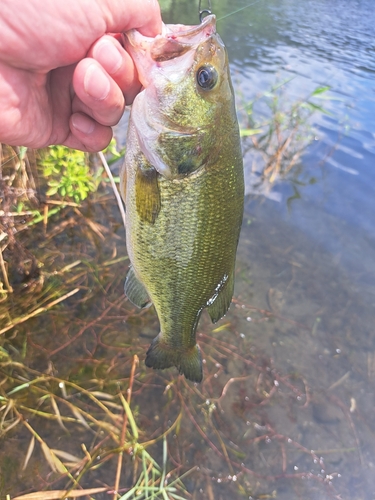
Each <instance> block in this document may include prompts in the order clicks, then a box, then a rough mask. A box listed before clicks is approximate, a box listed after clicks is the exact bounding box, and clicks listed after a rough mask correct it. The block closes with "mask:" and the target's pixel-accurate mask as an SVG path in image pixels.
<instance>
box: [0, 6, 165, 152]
mask: <svg viewBox="0 0 375 500" xmlns="http://www.w3.org/2000/svg"><path fill="white" fill-rule="evenodd" d="M132 28H138V29H139V30H140V31H141V32H142V33H143V34H144V35H147V36H155V35H156V34H157V33H159V32H160V31H161V17H160V9H159V5H158V3H157V0H64V1H63V2H62V1H61V0H28V1H27V2H25V1H24V0H1V10H0V33H1V38H0V142H4V143H6V144H10V145H14V146H17V145H18V146H20V145H23V146H28V147H32V148H41V147H45V146H48V145H50V144H64V145H66V146H68V147H71V148H75V149H81V150H83V151H89V152H93V151H100V150H101V149H104V148H105V147H106V146H107V145H108V144H109V142H110V140H111V137H112V129H111V126H113V125H115V124H116V123H117V122H118V121H119V119H120V118H121V116H122V113H123V111H124V107H125V103H127V104H131V102H132V100H133V99H134V97H135V95H136V94H137V93H138V92H139V90H140V83H139V81H138V77H137V72H136V70H135V67H134V64H133V61H132V59H131V58H130V56H129V54H128V53H127V52H126V51H125V50H124V48H123V47H122V46H121V44H120V42H119V41H118V40H117V39H116V36H112V35H113V34H118V33H122V32H124V31H127V30H129V29H132ZM107 33H111V35H108V34H107Z"/></svg>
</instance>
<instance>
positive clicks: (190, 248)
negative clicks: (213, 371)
mask: <svg viewBox="0 0 375 500" xmlns="http://www.w3.org/2000/svg"><path fill="white" fill-rule="evenodd" d="M125 47H126V49H127V50H128V51H129V53H130V54H131V56H132V58H133V59H134V62H135V65H136V68H137V71H138V74H139V78H140V81H141V82H142V84H143V87H144V89H143V90H142V92H140V93H139V94H138V96H137V97H136V98H135V100H134V103H133V106H132V111H131V117H130V122H129V129H128V137H127V150H126V156H125V163H124V166H123V168H122V171H121V192H122V196H123V199H124V201H125V205H126V211H127V226H126V240H127V241H126V243H127V249H128V254H129V258H130V262H131V267H130V269H129V271H128V274H127V277H126V281H125V293H126V295H127V297H128V298H129V300H130V301H131V302H132V303H133V304H135V305H136V306H138V307H147V306H149V305H150V304H151V303H152V304H153V305H154V307H155V310H156V312H157V315H158V318H159V322H160V333H159V335H158V336H157V337H156V338H155V339H154V340H153V342H152V343H151V346H150V348H149V349H148V351H147V355H146V365H147V366H148V367H152V368H157V369H164V368H169V367H172V366H176V367H177V368H178V370H179V372H180V373H182V374H184V375H185V377H186V378H187V379H189V380H192V381H194V382H200V381H201V380H202V360H201V354H200V350H199V347H198V345H197V343H196V328H197V324H198V321H199V318H200V315H201V313H202V311H203V309H207V311H208V313H209V315H210V317H211V319H212V321H213V322H214V323H215V322H216V321H218V320H219V319H220V318H221V317H222V316H223V315H224V314H225V313H226V312H227V310H228V308H229V305H230V303H231V300H232V295H233V287H234V266H235V256H236V249H237V243H238V238H239V232H240V227H241V222H242V212H243V197H244V182H243V165H242V153H241V145H240V137H239V130H238V123H237V118H236V112H235V106H234V95H233V89H232V84H231V80H230V75H229V67H228V58H227V54H226V50H225V47H224V44H223V42H222V40H221V39H220V37H219V35H218V34H217V33H216V23H215V16H212V15H211V16H207V17H206V18H204V20H203V22H202V23H201V24H200V25H198V26H183V25H167V26H164V28H163V32H162V34H161V35H158V36H157V37H155V38H148V37H144V36H143V35H141V34H140V33H139V32H138V31H135V30H132V31H130V32H128V33H126V34H125Z"/></svg>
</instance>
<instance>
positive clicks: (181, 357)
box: [145, 334, 203, 382]
mask: <svg viewBox="0 0 375 500" xmlns="http://www.w3.org/2000/svg"><path fill="white" fill-rule="evenodd" d="M145 363H146V366H148V367H149V368H155V369H157V370H164V368H170V367H171V366H176V367H177V368H178V371H179V372H180V373H181V374H183V375H185V377H186V378H187V379H188V380H191V381H192V382H201V381H202V378H203V372H202V358H201V353H200V349H199V346H198V345H197V344H196V345H195V346H193V347H191V348H190V349H186V350H184V351H178V350H176V349H174V348H170V347H169V346H168V345H166V344H165V343H164V342H163V341H162V340H161V338H160V334H159V335H158V336H157V337H156V338H155V339H154V340H153V341H152V343H151V345H150V347H149V349H148V351H147V354H146V361H145Z"/></svg>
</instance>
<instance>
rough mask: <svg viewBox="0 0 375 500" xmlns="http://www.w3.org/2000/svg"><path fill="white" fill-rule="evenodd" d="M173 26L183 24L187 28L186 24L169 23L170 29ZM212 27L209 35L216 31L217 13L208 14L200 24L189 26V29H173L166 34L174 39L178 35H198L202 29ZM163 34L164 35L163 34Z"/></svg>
mask: <svg viewBox="0 0 375 500" xmlns="http://www.w3.org/2000/svg"><path fill="white" fill-rule="evenodd" d="M172 26H175V27H176V28H178V27H180V26H183V27H184V28H185V26H184V25H179V24H177V25H169V27H170V29H171V27H172ZM208 27H209V28H211V30H212V31H211V32H210V33H208V35H207V36H211V35H212V34H214V33H216V16H215V14H210V15H209V16H206V17H205V18H204V19H203V21H202V22H201V23H200V24H197V25H195V26H189V27H188V29H185V30H182V31H178V29H176V31H171V32H170V33H166V35H164V36H166V37H167V38H172V39H174V38H175V37H176V36H177V37H178V38H180V37H188V38H190V37H192V36H194V35H198V34H199V33H201V31H203V30H204V29H205V28H208ZM161 36H163V35H161Z"/></svg>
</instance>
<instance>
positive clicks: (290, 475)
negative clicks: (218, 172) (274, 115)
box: [0, 0, 375, 500]
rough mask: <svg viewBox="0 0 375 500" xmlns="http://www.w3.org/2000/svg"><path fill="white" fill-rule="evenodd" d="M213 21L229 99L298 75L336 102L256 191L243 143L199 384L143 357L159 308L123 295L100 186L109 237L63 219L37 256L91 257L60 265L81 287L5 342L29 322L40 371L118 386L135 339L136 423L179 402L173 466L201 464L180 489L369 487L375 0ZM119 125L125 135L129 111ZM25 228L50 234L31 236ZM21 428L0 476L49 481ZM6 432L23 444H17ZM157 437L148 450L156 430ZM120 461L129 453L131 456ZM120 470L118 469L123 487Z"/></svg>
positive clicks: (323, 492) (238, 492)
mask: <svg viewBox="0 0 375 500" xmlns="http://www.w3.org/2000/svg"><path fill="white" fill-rule="evenodd" d="M218 3H219V2H216V4H218ZM161 4H162V8H163V15H164V19H165V21H166V22H179V23H187V24H193V23H195V22H197V9H196V6H195V5H194V3H193V2H191V1H190V0H180V1H179V2H176V1H174V0H168V1H167V0H166V1H163V2H161ZM246 4H247V3H246V1H245V0H242V1H240V0H235V1H233V2H225V1H221V2H220V5H215V2H213V8H214V11H215V13H216V14H217V17H218V18H219V19H220V17H223V16H226V15H227V14H230V13H231V12H233V11H235V10H238V9H240V8H242V7H244V6H246ZM218 30H219V32H220V33H221V35H222V38H223V39H224V42H225V43H226V45H227V47H228V50H229V54H230V60H231V64H232V72H233V80H234V85H235V90H236V95H237V102H238V106H239V108H241V106H243V105H244V104H245V103H246V102H248V101H250V100H252V99H254V98H255V97H256V96H259V95H260V94H262V93H263V92H264V91H265V90H268V89H269V88H270V87H271V86H272V85H274V84H275V83H277V82H280V81H283V80H285V79H288V78H290V77H293V79H292V80H291V81H290V82H289V83H288V84H286V85H285V96H286V97H285V98H286V99H288V100H290V101H294V100H295V99H297V98H300V97H305V96H307V95H308V94H309V92H311V91H312V90H313V89H314V88H316V87H317V86H318V85H330V86H331V90H330V92H329V97H330V98H331V99H330V100H327V101H325V102H324V106H325V108H327V109H328V110H329V111H330V112H331V115H316V119H315V127H316V137H317V140H316V141H314V143H313V144H312V145H311V146H310V147H309V148H308V150H307V151H306V153H305V155H304V156H303V158H302V163H301V165H299V166H298V168H297V167H296V170H295V172H296V173H295V174H293V175H291V176H290V177H289V178H288V179H286V180H283V181H279V182H277V183H275V185H274V186H273V187H272V189H271V191H270V192H265V195H266V196H264V195H259V194H255V193H257V192H259V188H257V187H256V186H254V183H253V178H252V177H251V176H250V175H249V173H250V170H251V168H250V167H251V165H252V162H253V161H254V157H253V156H252V152H249V154H248V155H247V156H246V158H245V166H246V172H247V174H248V178H247V190H248V195H247V198H246V203H245V217H244V223H243V228H242V233H241V239H240V244H239V250H238V259H237V270H236V289H235V296H234V303H233V306H232V307H231V309H230V311H229V313H228V315H227V316H226V317H225V318H223V319H222V320H221V321H220V322H219V323H218V324H217V325H212V324H211V323H210V322H209V319H208V317H207V316H206V315H203V317H202V320H201V322H200V325H199V329H198V340H199V341H200V345H201V348H202V352H203V355H204V359H205V368H204V371H205V379H204V382H203V384H202V385H201V386H197V387H194V386H193V385H192V384H187V383H185V382H184V380H183V379H181V378H176V376H175V375H176V374H175V371H173V370H170V371H166V372H162V373H158V372H153V371H150V370H148V371H147V372H146V373H145V370H144V366H143V360H144V354H145V351H146V349H147V346H148V345H149V343H150V340H151V339H152V338H153V337H154V336H155V334H156V333H157V331H158V324H157V319H156V317H155V314H154V312H153V310H152V309H150V310H147V311H143V312H140V313H139V312H135V311H134V309H133V308H132V307H131V305H129V304H128V303H127V302H126V300H125V299H123V298H122V295H121V294H122V286H123V276H124V275H125V272H126V262H121V263H119V264H114V265H111V266H110V267H107V266H106V265H104V264H103V263H104V262H109V261H112V260H116V258H118V257H119V256H120V257H121V256H124V255H125V245H124V239H123V229H122V228H121V222H120V216H119V215H118V214H117V210H116V207H115V206H114V204H112V201H111V200H110V199H107V200H102V201H101V203H96V204H95V203H93V204H92V205H89V206H88V207H86V209H85V211H84V216H85V217H88V218H91V219H92V220H95V221H97V222H100V223H101V224H102V226H101V227H100V231H102V234H103V235H104V236H103V238H101V237H100V236H98V234H92V235H91V236H90V237H87V239H85V237H84V234H83V233H84V232H83V230H82V229H81V228H80V227H79V226H78V225H75V224H73V223H72V224H71V225H69V224H68V230H67V231H66V232H64V233H61V235H60V234H58V235H57V236H56V237H55V239H54V244H53V245H54V246H52V243H51V242H50V241H49V240H48V241H47V242H46V245H47V246H46V248H47V249H48V252H47V253H48V261H47V262H46V263H45V266H46V268H48V269H50V268H54V267H56V269H59V268H61V267H63V266H65V265H66V264H67V263H70V262H74V261H75V260H76V259H78V258H79V259H80V260H82V262H83V263H84V268H85V269H86V272H87V269H88V270H89V271H90V272H89V274H88V275H86V274H84V273H83V274H82V278H79V279H78V282H77V278H74V277H71V276H70V275H69V276H68V277H67V278H64V280H66V281H68V282H69V280H71V282H72V285H71V287H74V286H77V285H79V286H81V292H80V294H79V295H77V297H78V299H76V298H74V299H69V300H68V301H66V302H65V303H64V305H63V307H61V308H57V310H56V311H52V316H51V317H49V318H48V319H43V317H40V318H35V319H32V320H30V321H29V322H28V323H27V327H26V328H25V332H23V331H22V329H21V330H19V338H20V340H19V341H17V339H16V341H13V342H15V346H16V347H17V348H18V347H19V349H20V351H21V348H22V338H23V337H22V334H24V335H25V336H26V337H27V338H28V342H29V345H28V348H27V349H28V353H31V354H30V355H31V359H32V362H31V364H32V366H33V367H34V368H37V369H38V370H41V371H47V366H48V370H49V373H51V370H53V373H54V374H55V375H58V376H60V377H68V376H69V378H70V379H71V380H73V381H79V382H80V383H81V384H86V385H87V386H88V387H93V388H95V390H102V387H106V391H108V390H109V389H108V387H111V383H112V382H111V381H112V380H113V387H112V389H113V392H114V393H115V392H116V390H117V387H118V385H121V384H123V385H124V387H126V383H127V380H128V378H127V377H128V376H129V371H130V366H131V359H132V357H131V356H132V355H133V354H137V355H138V356H139V357H140V363H141V364H140V368H139V370H138V372H137V376H136V381H135V383H134V389H133V391H134V395H133V399H132V401H133V405H134V411H136V417H137V422H138V424H139V427H140V429H142V432H143V434H142V438H144V440H149V439H150V436H152V437H155V436H157V435H160V433H161V432H162V431H163V430H165V429H167V428H168V427H169V426H170V425H171V424H172V422H173V421H174V419H175V418H176V416H177V415H178V413H179V412H180V410H181V409H182V412H183V417H182V424H181V426H180V428H179V431H178V432H177V431H176V432H175V433H172V434H171V435H169V437H168V446H169V462H168V470H170V469H171V468H172V467H175V466H177V465H178V466H182V469H181V470H182V471H183V470H186V469H188V468H189V467H191V466H193V465H197V466H199V468H200V470H199V471H195V472H194V473H192V474H191V475H190V476H189V477H188V478H187V479H186V480H185V481H184V482H185V484H186V486H187V488H188V490H189V491H190V493H191V498H194V499H208V500H212V499H215V500H219V499H227V498H233V499H237V498H238V499H240V498H253V499H257V498H278V499H281V500H290V499H293V500H294V499H299V498H301V499H308V500H326V499H327V500H328V499H330V498H341V499H350V500H356V499H358V500H370V499H374V498H375V420H374V405H375V398H374V384H375V338H374V337H375V333H374V327H373V325H374V319H375V314H374V302H375V281H374V275H375V262H374V261H375V252H374V250H375V248H374V247H375V228H374V223H373V218H374V216H373V212H374V208H375V207H374V196H373V185H374V181H375V179H374V177H375V173H374V167H375V125H374V116H375V63H374V61H375V59H374V55H375V42H374V40H375V22H374V14H373V5H372V0H367V1H366V0H362V1H361V0H342V1H338V0H337V1H334V0H333V1H330V2H327V1H324V0H306V1H304V2H300V1H299V0H283V1H276V0H262V1H259V2H256V3H254V4H253V5H252V6H249V7H248V8H246V9H244V10H242V11H241V12H238V13H237V14H233V15H231V16H228V17H225V18H223V19H222V20H221V21H220V20H219V23H218ZM257 106H258V107H256V109H255V110H256V112H257V113H258V114H259V115H263V114H266V108H265V107H264V105H263V104H262V102H261V101H260V102H259V104H258V105H257ZM117 133H118V135H119V139H120V140H122V139H123V137H124V129H123V126H120V127H119V129H118V131H117ZM257 161H258V160H257ZM312 178H313V179H314V182H313V183H311V182H310V180H311V179H312ZM296 193H297V194H296ZM275 195H276V196H275ZM276 200H278V201H276ZM74 217H75V216H74ZM67 221H68V219H67ZM79 221H81V219H79ZM83 227H85V224H84V223H83V222H82V228H83ZM108 228H111V230H110V231H108ZM34 243H35V242H34ZM37 244H38V245H43V244H44V242H43V237H40V238H39V240H38V241H37ZM35 245H36V243H35ZM46 251H47V250H46ZM49 279H51V278H50V277H49V278H48V279H47V280H49ZM53 279H55V278H53ZM57 279H58V276H57V277H56V280H57ZM86 296H88V297H89V299H87V298H85V297H86ZM108 308H111V309H110V310H109V309H108ZM92 322H93V323H92ZM75 337H76V341H75V342H74V343H72V342H71V339H72V338H75ZM66 341H67V342H68V345H67V347H64V348H62V347H61V346H63V345H64V343H65V342H66ZM17 342H18V344H19V345H18V344H17ZM5 347H6V348H8V343H7V344H6V345H5ZM51 352H52V353H54V354H52V356H51V354H50V353H51ZM50 360H52V365H49V364H48V363H49V361H50ZM51 366H52V368H51ZM77 383H78V382H77ZM51 390H52V389H51ZM103 390H104V389H103ZM76 398H77V399H79V395H78V396H76ZM24 404H27V401H26V402H25V403H24ZM40 404H41V405H42V403H40ZM59 404H60V403H59ZM85 404H86V403H85ZM60 406H62V405H61V404H60ZM87 407H88V408H91V410H93V408H92V405H91V407H90V405H89V404H88V403H87ZM91 410H90V411H91ZM94 410H95V408H94ZM69 414H71V413H69ZM30 423H31V425H33V426H34V427H35V428H36V429H37V430H38V432H39V433H40V434H41V435H42V436H43V438H44V439H45V440H46V441H47V442H48V443H49V445H50V446H51V447H52V446H53V447H54V448H59V449H63V450H65V451H66V452H70V453H73V454H75V455H77V456H80V453H81V454H82V449H81V448H80V446H81V443H86V445H87V447H88V446H89V443H96V442H97V441H98V440H99V439H100V435H96V436H94V435H93V433H87V431H86V430H85V429H84V428H83V427H82V428H80V429H78V430H77V429H76V428H75V431H74V432H73V430H72V429H71V428H70V427H69V430H70V432H71V433H72V434H70V435H68V434H67V433H65V431H63V430H61V429H60V428H58V432H56V424H55V425H52V423H46V424H45V425H44V426H43V425H42V426H41V425H40V423H39V424H38V422H37V421H35V419H33V418H30ZM66 425H67V426H68V424H66ZM72 438H73V439H72ZM29 439H30V438H29V435H28V434H27V432H26V431H25V430H24V431H22V432H21V431H19V430H15V431H14V433H13V434H10V438H9V439H7V440H3V441H2V442H1V445H2V450H3V453H2V455H3V457H1V456H0V458H1V460H0V472H1V474H0V479H1V481H0V491H1V493H3V492H4V494H5V493H10V494H13V493H15V492H16V493H19V492H21V491H29V490H30V484H34V486H33V488H34V490H35V489H42V488H43V487H47V484H48V485H50V484H51V486H48V489H52V487H53V486H52V485H54V483H53V482H52V479H53V477H52V478H51V477H50V476H48V479H49V481H50V483H49V482H48V481H47V482H46V481H45V480H44V479H43V480H42V479H41V477H42V476H43V472H44V474H45V476H46V474H47V472H48V467H46V466H45V465H43V464H44V461H43V457H42V456H41V453H40V452H39V454H38V453H37V452H34V455H33V457H32V459H31V461H30V465H29V467H28V469H26V472H21V471H20V468H21V464H22V461H23V456H24V454H25V450H26V449H27V446H28V443H29ZM15 449H18V450H22V453H21V457H18V456H17V455H15V456H14V455H13V454H14V451H15ZM151 449H152V450H153V453H154V456H155V457H156V458H157V459H159V458H160V457H161V448H160V446H159V445H154V447H151ZM5 454H6V455H7V458H6V460H5V459H4V455H5ZM131 463H132V462H131V459H130V458H129V459H128V461H127V462H126V466H127V467H128V468H129V470H130V467H131ZM41 464H42V465H41ZM115 468H116V463H114V462H106V463H104V465H102V466H101V467H100V468H99V469H97V470H96V471H92V472H90V474H89V475H88V478H87V479H85V480H84V481H83V482H82V483H81V484H82V486H84V487H92V486H101V485H103V484H104V485H110V486H113V484H114V475H115ZM36 471H37V472H36ZM46 471H47V472H46ZM4 476H5V477H6V480H4ZM31 476H34V477H31ZM125 480H126V481H125ZM132 480H133V477H132V473H131V472H124V483H122V486H123V487H124V488H125V486H127V487H129V486H130V485H132ZM32 481H34V482H33V483H32ZM54 487H60V488H62V487H64V484H63V483H59V484H58V485H57V486H54ZM2 488H3V489H2ZM93 497H94V498H97V499H101V498H108V495H107V494H102V495H94V496H93ZM189 498H190V497H189Z"/></svg>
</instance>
